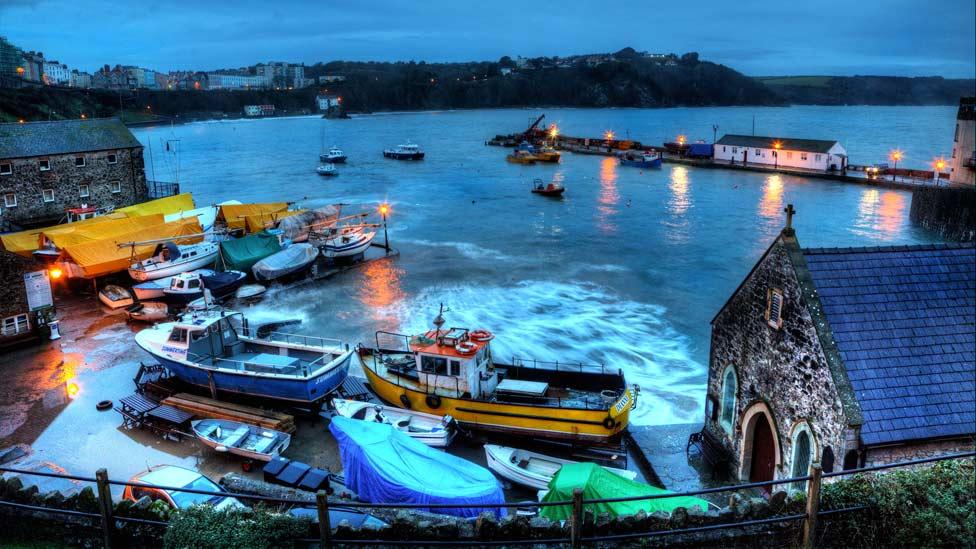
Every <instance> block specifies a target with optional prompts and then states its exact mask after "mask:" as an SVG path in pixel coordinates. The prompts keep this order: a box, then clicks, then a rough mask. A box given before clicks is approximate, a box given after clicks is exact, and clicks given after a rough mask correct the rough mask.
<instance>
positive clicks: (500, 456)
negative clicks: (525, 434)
mask: <svg viewBox="0 0 976 549" xmlns="http://www.w3.org/2000/svg"><path fill="white" fill-rule="evenodd" d="M485 457H486V458H487V459H488V468H489V469H491V470H492V471H494V472H496V473H498V475H499V476H501V477H504V478H506V479H508V480H510V481H512V482H514V483H517V484H521V485H523V486H528V487H529V488H535V489H536V490H544V489H548V488H549V482H550V481H551V480H552V478H553V477H554V476H556V473H557V472H559V470H560V469H562V467H563V466H564V465H566V464H569V463H577V462H575V461H571V460H568V459H560V458H555V457H551V456H546V455H543V454H537V453H535V452H530V451H528V450H520V449H518V448H509V447H508V446H498V445H496V444H485ZM604 469H606V470H607V471H610V472H611V473H614V474H615V475H618V476H620V477H623V478H625V479H628V480H634V479H635V478H637V473H635V472H634V471H628V470H626V469H615V468H613V467H604Z"/></svg>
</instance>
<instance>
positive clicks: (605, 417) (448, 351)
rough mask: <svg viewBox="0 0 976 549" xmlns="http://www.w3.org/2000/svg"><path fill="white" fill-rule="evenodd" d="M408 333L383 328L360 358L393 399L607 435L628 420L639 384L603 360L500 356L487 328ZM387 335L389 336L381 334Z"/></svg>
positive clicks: (563, 435)
mask: <svg viewBox="0 0 976 549" xmlns="http://www.w3.org/2000/svg"><path fill="white" fill-rule="evenodd" d="M442 313H443V306H442V307H441V314H438V315H437V317H436V318H435V319H434V326H435V328H434V329H433V330H430V331H428V332H425V333H423V334H418V335H414V336H412V337H411V336H408V335H405V334H396V333H392V332H384V331H378V332H376V347H375V348H373V349H366V348H361V350H360V353H359V358H360V363H361V365H362V367H363V370H364V371H365V373H366V378H367V380H368V381H369V385H370V387H371V388H372V389H373V391H374V392H375V393H376V394H377V395H378V396H379V397H380V398H381V399H383V400H384V401H385V402H389V403H392V404H394V405H396V406H401V407H403V408H407V409H410V410H416V411H420V412H425V413H429V414H438V415H450V416H451V417H453V418H454V419H455V420H456V421H457V422H458V423H459V424H460V425H461V426H463V427H466V428H470V429H480V430H486V431H495V432H501V433H505V434H510V435H523V436H530V437H535V438H555V439H566V440H580V441H588V442H596V443H603V442H609V441H612V440H615V439H616V438H617V437H619V435H620V433H621V432H623V430H624V429H626V428H627V424H628V421H629V417H630V411H631V409H633V407H634V406H635V405H636V402H637V394H638V388H637V386H630V385H628V384H627V383H626V381H625V379H624V375H623V371H622V370H620V369H616V368H608V367H606V366H602V365H584V364H566V363H553V362H550V363H547V362H539V361H536V360H531V359H522V358H515V359H514V360H513V362H512V363H511V364H500V363H497V362H495V361H494V358H493V357H492V353H491V347H490V341H491V339H492V338H493V337H494V336H493V335H492V334H491V333H490V332H488V331H486V330H468V329H467V328H449V329H443V328H442V326H443V325H444V323H445V321H444V318H443V314H442ZM381 339H382V340H383V341H382V342H381Z"/></svg>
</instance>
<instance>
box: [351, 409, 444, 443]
mask: <svg viewBox="0 0 976 549" xmlns="http://www.w3.org/2000/svg"><path fill="white" fill-rule="evenodd" d="M332 407H333V408H335V412H336V413H337V414H339V415H340V416H342V417H348V418H352V419H360V420H363V421H373V422H377V423H386V424H388V425H392V426H393V427H394V428H395V429H397V430H399V431H400V432H402V433H406V435H407V436H409V437H410V438H413V439H415V440H419V441H420V442H423V443H424V444H426V445H427V446H431V447H433V448H446V447H447V446H448V445H449V444H450V443H451V440H453V439H454V434H455V432H456V429H455V428H454V419H453V418H452V417H451V416H435V415H434V414H425V413H423V412H415V411H413V410H404V409H402V408H391V407H389V406H384V405H382V404H376V403H374V402H363V401H361V400H346V399H342V398H334V399H332Z"/></svg>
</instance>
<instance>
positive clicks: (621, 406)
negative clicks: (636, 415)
mask: <svg viewBox="0 0 976 549" xmlns="http://www.w3.org/2000/svg"><path fill="white" fill-rule="evenodd" d="M628 406H630V391H629V390H628V391H624V394H623V396H621V397H620V399H619V400H618V401H617V403H616V404H614V405H613V411H614V415H620V414H622V413H624V411H625V410H626V409H627V407H628Z"/></svg>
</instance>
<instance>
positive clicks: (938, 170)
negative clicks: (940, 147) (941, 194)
mask: <svg viewBox="0 0 976 549" xmlns="http://www.w3.org/2000/svg"><path fill="white" fill-rule="evenodd" d="M932 165H933V166H934V167H935V181H936V183H938V181H939V179H941V178H942V170H944V169H945V167H946V161H945V158H942V157H939V158H936V159H935V160H934V161H933V162H932Z"/></svg>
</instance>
